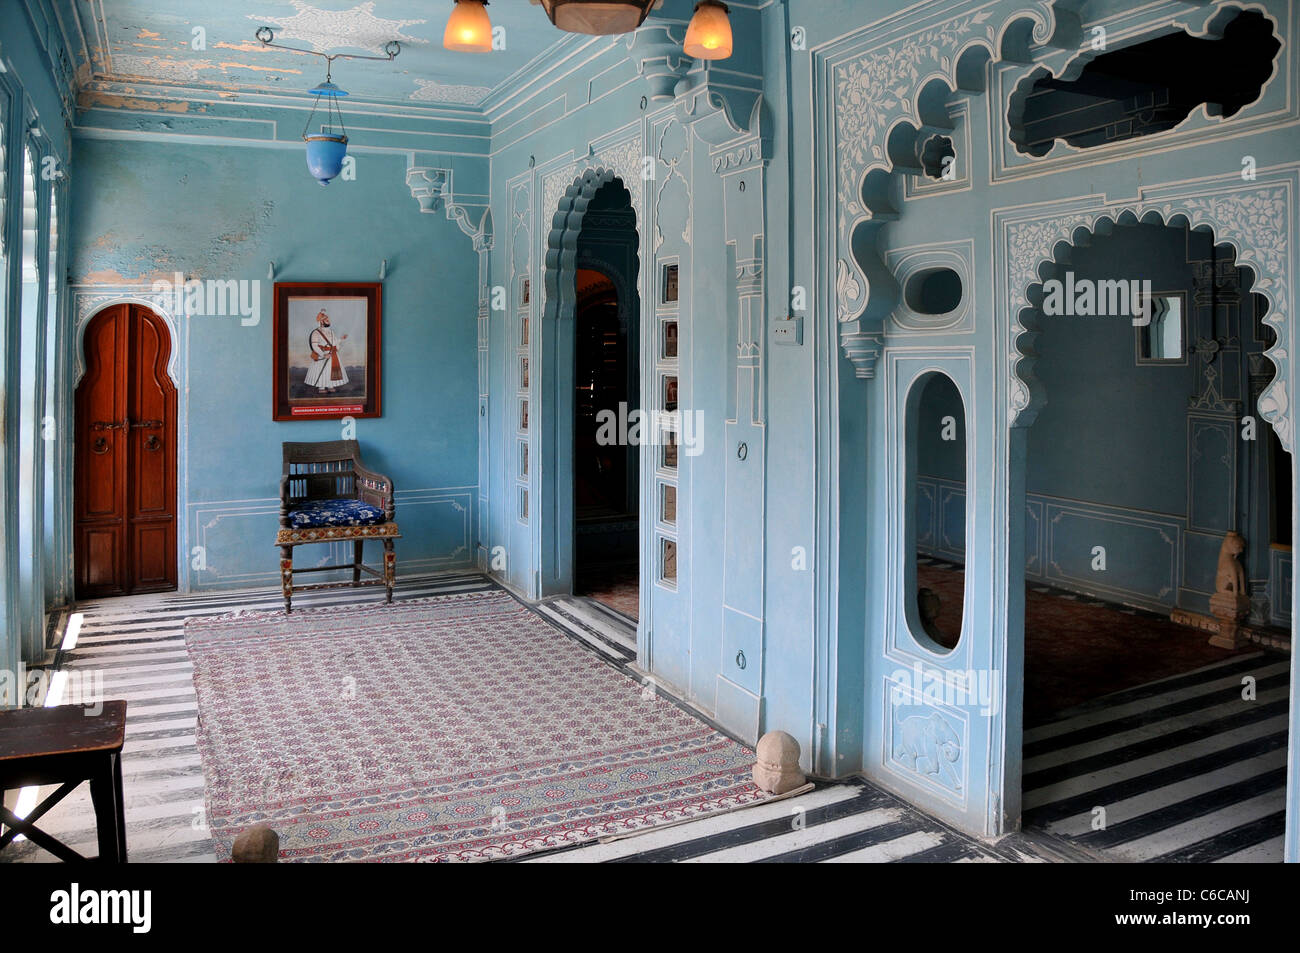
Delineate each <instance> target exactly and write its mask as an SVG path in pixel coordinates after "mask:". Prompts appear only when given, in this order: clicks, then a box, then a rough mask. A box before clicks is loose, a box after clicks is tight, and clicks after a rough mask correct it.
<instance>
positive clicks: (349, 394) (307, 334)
mask: <svg viewBox="0 0 1300 953" xmlns="http://www.w3.org/2000/svg"><path fill="white" fill-rule="evenodd" d="M366 306H367V302H366V299H365V298H350V297H338V298H317V297H302V298H294V299H291V300H290V302H289V308H288V311H289V315H288V317H289V326H288V355H289V363H290V374H289V380H288V386H289V394H288V396H289V399H290V400H291V401H317V400H330V401H335V400H354V399H356V398H358V397H364V396H365V394H366V384H367V381H366V376H367V375H366V368H367V366H368V348H367V334H366V328H367V322H368V316H367V310H366Z"/></svg>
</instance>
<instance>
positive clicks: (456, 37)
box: [442, 0, 492, 53]
mask: <svg viewBox="0 0 1300 953" xmlns="http://www.w3.org/2000/svg"><path fill="white" fill-rule="evenodd" d="M486 8H487V0H456V7H455V9H453V10H452V11H451V16H450V17H449V18H448V19H447V29H446V30H445V31H444V32H443V34H442V45H443V46H445V47H446V48H447V49H449V50H455V51H456V52H458V53H491V52H492V21H491V20H490V19H489V18H488V12H487V9H486Z"/></svg>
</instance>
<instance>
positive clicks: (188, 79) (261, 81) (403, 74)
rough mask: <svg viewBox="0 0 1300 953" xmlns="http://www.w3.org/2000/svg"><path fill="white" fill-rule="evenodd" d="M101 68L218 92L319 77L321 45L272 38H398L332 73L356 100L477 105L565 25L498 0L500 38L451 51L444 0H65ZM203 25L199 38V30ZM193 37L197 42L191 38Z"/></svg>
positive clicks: (363, 47) (526, 5)
mask: <svg viewBox="0 0 1300 953" xmlns="http://www.w3.org/2000/svg"><path fill="white" fill-rule="evenodd" d="M73 2H74V3H75V5H76V9H77V13H78V15H79V19H80V25H81V32H82V33H83V35H84V36H85V37H86V43H87V46H89V48H90V52H91V55H92V61H93V63H94V64H95V65H94V72H95V73H96V74H97V76H98V78H101V79H106V80H117V81H123V82H139V81H141V80H144V81H150V82H160V83H167V84H176V85H182V86H191V87H205V88H210V89H213V90H220V91H224V92H230V91H234V92H242V91H246V92H250V93H253V92H256V93H266V92H277V93H282V92H286V91H295V92H297V91H301V92H303V93H305V92H306V91H307V90H308V89H310V88H311V87H312V86H314V85H316V83H318V82H320V81H321V80H322V79H323V78H324V72H325V64H324V61H322V60H321V59H320V58H319V57H314V56H308V55H305V54H301V53H292V52H287V51H284V50H275V49H267V48H265V47H263V46H262V45H261V44H260V43H258V42H257V40H256V39H255V38H254V35H253V34H254V32H255V31H256V30H257V28H258V27H261V26H269V27H270V28H271V29H272V30H274V31H275V42H276V43H282V44H284V45H286V46H294V47H299V48H302V49H312V50H316V51H318V52H330V53H332V52H349V53H371V54H378V53H380V52H381V51H382V48H383V46H384V44H385V43H387V42H388V41H389V40H397V41H398V42H400V43H401V44H402V51H401V54H400V55H399V56H398V57H397V59H396V60H394V61H393V62H392V63H386V62H367V61H364V60H353V61H348V60H339V61H336V62H335V64H334V81H335V82H336V83H338V84H339V85H340V86H342V87H343V88H344V89H346V90H347V91H348V92H349V93H350V94H351V95H352V97H353V99H354V100H364V101H370V102H383V103H402V104H408V105H421V104H423V105H438V106H442V105H448V104H453V105H463V106H476V105H478V104H479V103H481V102H482V101H483V100H484V98H485V97H486V96H487V95H488V93H489V92H490V91H491V90H492V89H493V88H494V87H496V86H498V85H499V84H500V83H502V82H503V81H504V80H506V79H507V78H508V77H510V76H511V75H513V74H514V73H515V72H517V71H518V70H520V69H521V68H522V67H524V66H525V65H527V64H528V63H529V62H530V61H531V60H533V59H534V58H536V57H538V56H539V55H541V54H542V53H544V52H545V51H546V50H547V49H549V48H551V47H553V46H554V45H555V44H557V43H558V42H560V41H561V40H562V39H563V38H564V37H565V36H567V35H568V34H565V33H562V32H561V31H559V30H557V29H556V28H555V27H553V26H552V25H551V23H550V21H549V20H547V18H546V14H545V13H544V12H543V11H542V8H541V7H539V6H535V5H534V4H533V3H530V2H529V0H496V2H494V3H491V4H490V5H489V7H488V12H489V13H490V15H491V17H492V23H493V26H494V27H499V28H500V27H503V28H504V30H505V33H504V39H505V49H504V50H500V51H495V52H492V53H454V52H450V51H448V50H445V49H443V46H442V33H443V30H444V29H445V27H446V24H447V17H448V15H449V14H450V12H451V9H452V6H453V3H452V0H169V2H167V3H166V4H161V3H159V2H158V0H73ZM198 28H202V31H203V36H202V39H203V40H204V41H205V42H204V43H203V44H197V41H196V36H195V31H196V29H198ZM195 45H201V46H203V47H204V48H201V49H195V48H194V46H195Z"/></svg>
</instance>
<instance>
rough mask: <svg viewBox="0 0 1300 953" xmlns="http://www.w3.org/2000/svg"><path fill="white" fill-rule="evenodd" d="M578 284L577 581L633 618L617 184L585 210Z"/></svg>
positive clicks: (627, 198)
mask: <svg viewBox="0 0 1300 953" xmlns="http://www.w3.org/2000/svg"><path fill="white" fill-rule="evenodd" d="M577 259H578V266H579V267H578V270H577V273H576V275H575V280H574V291H575V301H576V306H575V309H574V388H575V394H574V432H573V457H574V459H573V503H574V574H573V584H574V593H575V594H576V595H585V596H587V597H589V598H592V599H594V600H596V601H597V602H600V603H601V604H603V605H605V606H607V607H609V608H611V609H614V610H615V611H617V612H620V613H622V614H623V615H625V616H627V617H628V618H631V619H636V618H637V617H638V615H639V599H640V528H641V527H640V523H641V521H640V503H639V501H640V467H639V453H640V441H639V434H640V432H641V427H640V426H639V416H640V358H639V346H638V344H639V331H640V326H639V320H638V315H639V313H640V301H639V299H638V297H637V294H636V291H635V288H636V275H637V231H636V216H635V213H634V212H633V210H632V207H631V195H630V194H629V193H628V191H627V189H626V188H624V186H623V184H622V182H620V181H619V180H617V179H615V180H613V181H612V182H610V183H609V184H608V185H605V186H604V187H602V188H601V189H600V190H599V191H598V192H597V193H596V195H595V197H594V198H593V199H592V202H591V204H590V206H588V210H587V215H586V217H585V218H584V220H583V228H582V232H581V234H580V236H579V239H578V255H577Z"/></svg>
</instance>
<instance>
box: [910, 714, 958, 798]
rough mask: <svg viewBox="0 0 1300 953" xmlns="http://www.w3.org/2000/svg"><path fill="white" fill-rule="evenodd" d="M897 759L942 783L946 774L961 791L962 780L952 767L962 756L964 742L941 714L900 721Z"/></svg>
mask: <svg viewBox="0 0 1300 953" xmlns="http://www.w3.org/2000/svg"><path fill="white" fill-rule="evenodd" d="M894 757H895V758H897V759H898V760H900V761H902V762H903V764H905V765H907V766H908V767H909V768H912V769H913V770H914V771H916V773H917V774H928V775H933V776H934V778H935V780H937V781H942V780H944V778H945V775H946V777H947V779H948V780H950V781H951V782H952V785H953V787H954V788H955V789H956V790H958V791H960V790H961V781H960V780H959V779H958V776H957V771H956V769H955V768H953V767H951V765H952V764H953V763H954V762H956V760H957V759H958V758H960V757H961V739H960V738H958V737H957V733H956V732H954V731H953V730H952V726H951V725H949V724H948V722H947V721H946V720H945V719H944V717H943V716H942V715H940V714H939V713H938V712H931V713H930V714H928V715H911V716H909V717H907V718H904V719H902V720H901V721H899V722H898V726H897V730H896V731H895V733H894Z"/></svg>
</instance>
